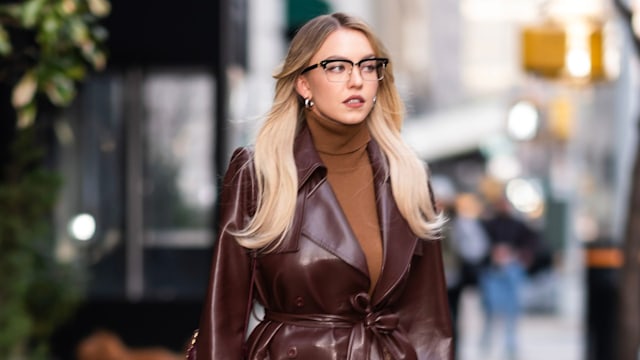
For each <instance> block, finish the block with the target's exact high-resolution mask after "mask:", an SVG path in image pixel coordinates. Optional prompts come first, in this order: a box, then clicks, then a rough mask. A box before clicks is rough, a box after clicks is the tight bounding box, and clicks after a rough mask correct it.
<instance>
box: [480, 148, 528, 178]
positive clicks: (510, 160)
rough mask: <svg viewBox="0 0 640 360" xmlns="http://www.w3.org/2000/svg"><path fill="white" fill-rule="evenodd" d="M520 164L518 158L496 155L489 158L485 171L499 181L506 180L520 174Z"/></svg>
mask: <svg viewBox="0 0 640 360" xmlns="http://www.w3.org/2000/svg"><path fill="white" fill-rule="evenodd" d="M521 171H522V166H521V165H520V162H519V161H518V159H516V158H515V157H514V156H512V155H506V154H503V155H497V156H494V157H492V158H491V159H489V163H488V165H487V172H488V173H489V175H490V176H491V177H493V178H495V179H497V180H500V181H507V180H510V179H513V178H515V177H517V176H518V175H520V173H521Z"/></svg>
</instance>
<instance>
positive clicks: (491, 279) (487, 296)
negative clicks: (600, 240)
mask: <svg viewBox="0 0 640 360" xmlns="http://www.w3.org/2000/svg"><path fill="white" fill-rule="evenodd" d="M492 205H493V207H494V214H493V215H492V216H491V217H490V218H489V219H487V220H486V221H485V223H484V224H485V228H486V230H487V234H488V235H489V239H490V241H491V247H490V256H489V258H488V259H487V260H488V261H487V266H486V267H485V268H484V269H483V270H482V272H481V275H480V279H479V285H480V286H479V287H480V294H481V300H482V305H483V310H484V329H483V333H482V339H481V345H482V347H483V348H484V349H485V350H487V351H488V350H489V348H490V347H491V342H492V336H493V335H494V329H495V328H496V327H498V326H499V325H502V327H503V331H502V334H503V339H504V350H505V354H506V357H507V359H509V360H514V359H516V358H517V354H518V346H517V337H518V320H519V318H520V316H521V313H522V306H521V291H522V287H523V285H524V282H525V281H526V279H527V278H526V268H527V265H528V263H529V262H530V261H531V259H532V253H533V250H532V246H531V245H532V244H533V243H535V240H534V239H535V237H536V234H535V232H534V231H532V230H531V229H530V228H529V227H528V226H527V225H526V224H525V223H524V222H523V221H522V220H520V219H518V218H517V217H515V216H514V215H512V214H511V209H510V206H509V203H508V201H507V200H506V199H505V198H500V199H498V200H497V201H495V202H494V203H493V204H492Z"/></svg>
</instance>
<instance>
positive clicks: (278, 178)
mask: <svg viewBox="0 0 640 360" xmlns="http://www.w3.org/2000/svg"><path fill="white" fill-rule="evenodd" d="M340 28H348V29H352V30H357V31H361V32H362V33H363V34H364V35H365V36H366V37H367V39H368V40H369V42H370V43H371V46H372V47H373V50H374V52H375V54H376V56H380V57H387V58H388V57H389V55H388V52H387V50H386V49H385V48H384V46H383V45H382V44H381V42H380V41H379V40H378V39H377V37H376V36H375V35H374V34H373V32H372V31H371V29H370V28H369V26H368V25H367V24H366V23H364V22H362V21H361V20H359V19H357V18H354V17H350V16H347V15H345V14H341V13H334V14H331V15H322V16H319V17H316V18H314V19H312V20H311V21H309V22H308V23H306V24H305V25H304V26H303V27H302V28H300V30H299V31H298V32H297V34H296V35H295V37H294V38H293V40H292V42H291V45H290V47H289V52H288V54H287V57H286V58H285V61H284V64H283V66H282V69H281V70H280V72H279V73H277V74H275V75H274V78H275V79H276V88H275V97H274V101H273V105H272V107H271V110H270V111H269V113H268V114H267V116H266V119H265V122H264V124H263V125H262V127H261V129H260V131H259V132H258V135H257V137H256V141H255V154H254V158H253V165H254V166H255V171H256V175H257V176H256V178H257V183H258V184H257V185H258V186H257V189H258V195H257V209H256V213H255V214H254V216H253V217H252V218H251V219H250V221H249V223H248V224H247V226H246V227H245V228H244V229H240V230H239V231H235V232H233V235H235V237H236V239H237V241H238V242H239V243H240V244H241V245H242V246H245V247H247V248H252V249H266V250H265V251H270V250H273V249H275V248H277V246H278V245H279V244H280V243H281V242H282V240H283V239H284V237H285V236H286V234H287V233H288V231H289V230H290V229H291V222H292V220H293V218H294V212H295V207H296V197H297V191H298V178H297V171H296V165H295V161H294V155H293V143H294V139H295V137H296V134H297V133H298V131H299V129H300V127H301V124H302V123H303V121H304V114H303V112H304V105H303V102H302V100H303V99H301V97H300V96H299V95H298V93H297V92H296V90H295V82H296V79H297V78H298V76H300V75H301V72H302V70H303V69H304V68H305V67H306V66H308V63H309V61H310V60H311V57H312V56H313V55H314V54H315V52H316V51H317V50H318V49H319V48H320V46H321V45H322V44H323V43H324V41H325V39H326V38H327V37H328V36H329V35H330V34H331V33H333V32H334V31H336V30H338V29H340ZM403 116H404V105H403V103H402V101H401V99H400V96H399V94H398V91H397V89H396V87H395V84H394V76H393V63H392V62H390V63H389V65H388V66H387V69H386V71H385V78H384V79H383V80H381V81H380V84H379V87H378V94H377V103H376V106H375V107H374V109H373V110H372V112H371V114H370V115H369V118H368V120H367V121H368V126H369V129H370V132H371V136H372V137H373V138H374V139H375V140H376V141H377V142H378V143H379V145H380V147H381V149H382V152H383V153H384V155H385V157H386V159H387V161H388V163H389V173H388V174H387V176H389V177H390V178H391V189H392V192H393V196H394V198H395V201H396V204H397V206H398V208H399V210H400V212H401V214H402V215H403V216H404V218H405V219H406V221H407V223H408V224H409V226H410V227H411V229H412V231H413V232H414V233H415V234H416V236H418V237H420V238H424V239H427V238H435V237H436V236H437V233H438V230H439V229H440V227H441V225H442V222H443V221H444V220H443V217H442V216H441V215H440V214H437V213H436V212H435V210H434V206H433V202H432V199H431V196H430V191H429V188H428V186H427V184H428V175H427V171H426V169H425V165H424V163H423V162H422V161H421V160H420V159H419V158H418V157H417V156H416V154H415V153H414V152H413V150H412V149H410V148H409V146H407V145H406V144H405V143H404V142H403V140H402V138H401V135H400V129H401V126H402V120H403Z"/></svg>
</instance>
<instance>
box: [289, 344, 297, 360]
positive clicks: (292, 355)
mask: <svg viewBox="0 0 640 360" xmlns="http://www.w3.org/2000/svg"><path fill="white" fill-rule="evenodd" d="M287 357H288V358H289V359H293V358H296V357H298V348H297V347H295V346H292V347H290V348H289V349H287Z"/></svg>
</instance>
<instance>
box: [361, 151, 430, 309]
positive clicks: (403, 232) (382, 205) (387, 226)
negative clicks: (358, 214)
mask: <svg viewBox="0 0 640 360" xmlns="http://www.w3.org/2000/svg"><path fill="white" fill-rule="evenodd" d="M368 151H369V158H370V159H371V166H372V167H373V174H374V182H375V185H376V197H377V203H378V217H379V219H380V230H381V232H382V244H383V254H384V259H383V263H382V272H381V274H380V278H379V279H378V283H377V284H376V287H375V289H374V292H373V298H372V301H373V304H374V305H375V304H378V303H380V302H381V301H382V300H383V299H384V298H385V297H386V296H387V295H388V294H389V293H391V291H392V290H393V288H394V287H395V285H396V284H397V283H398V282H399V281H400V280H401V279H402V277H403V276H404V275H405V273H406V271H407V269H408V267H409V265H410V263H411V258H412V256H413V253H414V250H415V247H416V244H417V242H418V238H417V237H416V235H415V234H414V233H413V232H412V231H411V228H410V227H409V224H407V222H406V220H405V219H404V217H403V216H402V215H401V214H400V211H399V210H398V207H397V206H396V203H395V200H394V198H393V193H392V191H391V182H390V180H389V176H388V171H387V164H386V161H385V159H384V158H383V157H382V152H381V150H380V148H379V146H378V145H377V143H376V142H375V141H373V140H372V141H371V142H370V143H369V147H368ZM425 186H426V184H425Z"/></svg>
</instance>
